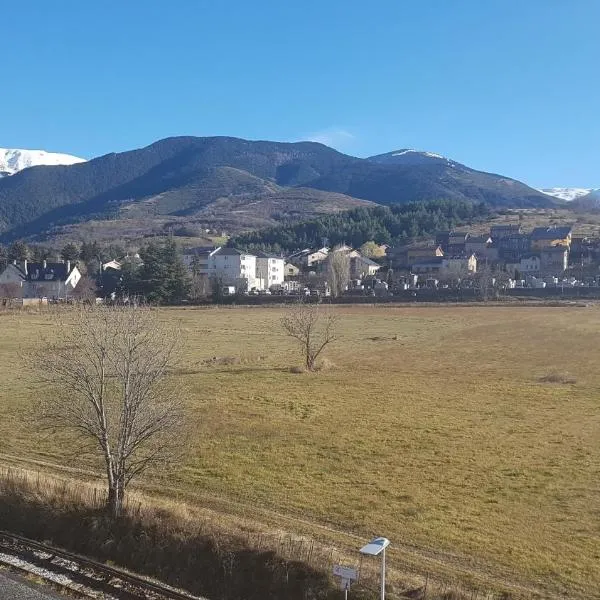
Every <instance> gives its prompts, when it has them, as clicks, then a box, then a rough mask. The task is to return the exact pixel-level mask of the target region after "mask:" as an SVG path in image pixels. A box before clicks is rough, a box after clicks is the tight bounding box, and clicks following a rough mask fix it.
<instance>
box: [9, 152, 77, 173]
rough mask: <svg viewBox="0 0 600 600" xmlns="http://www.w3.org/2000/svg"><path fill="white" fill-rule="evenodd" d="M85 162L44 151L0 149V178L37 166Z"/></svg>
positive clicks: (68, 155) (67, 155)
mask: <svg viewBox="0 0 600 600" xmlns="http://www.w3.org/2000/svg"><path fill="white" fill-rule="evenodd" d="M82 162H86V161H85V159H83V158H78V157H77V156H71V155H70V154H57V153H55V152H46V151H44V150H20V149H8V148H0V177H3V176H6V175H14V174H15V173H18V172H19V171H22V170H23V169H27V168H29V167H37V166H39V165H48V166H57V165H74V164H76V163H82Z"/></svg>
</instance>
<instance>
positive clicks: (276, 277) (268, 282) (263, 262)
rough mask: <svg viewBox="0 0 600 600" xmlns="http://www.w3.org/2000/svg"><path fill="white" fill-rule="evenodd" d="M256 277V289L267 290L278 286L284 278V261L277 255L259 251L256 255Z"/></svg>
mask: <svg viewBox="0 0 600 600" xmlns="http://www.w3.org/2000/svg"><path fill="white" fill-rule="evenodd" d="M256 279H257V280H258V282H259V285H257V287H258V289H263V290H268V289H270V288H271V287H272V286H280V285H281V284H282V283H283V280H284V279H285V261H284V259H283V258H280V257H279V256H274V255H272V254H265V253H264V252H259V253H258V254H257V255H256Z"/></svg>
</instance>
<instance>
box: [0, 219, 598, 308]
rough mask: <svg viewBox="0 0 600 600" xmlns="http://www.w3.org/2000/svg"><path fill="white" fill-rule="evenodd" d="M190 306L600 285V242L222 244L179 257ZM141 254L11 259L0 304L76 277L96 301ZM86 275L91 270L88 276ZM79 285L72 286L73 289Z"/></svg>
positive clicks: (0, 278) (512, 232) (541, 231)
mask: <svg viewBox="0 0 600 600" xmlns="http://www.w3.org/2000/svg"><path fill="white" fill-rule="evenodd" d="M180 258H181V261H182V263H183V265H184V266H185V268H186V271H187V274H188V277H189V279H190V281H191V282H192V288H193V290H194V293H193V298H192V299H193V300H202V299H203V298H204V299H206V300H210V299H212V300H215V299H219V298H221V299H222V298H225V297H227V296H229V297H233V296H235V297H238V298H239V297H241V296H292V297H294V296H317V297H332V296H334V297H340V296H344V297H349V298H352V297H360V296H376V297H390V296H394V295H399V296H402V295H405V294H406V292H410V291H417V290H423V289H427V290H430V291H431V290H438V291H440V293H441V292H442V290H447V289H463V290H468V289H471V290H477V289H481V288H482V287H483V285H484V283H482V282H485V286H487V287H488V288H489V287H491V288H495V289H502V290H515V289H523V290H524V289H537V290H539V289H544V288H556V287H560V288H561V289H562V290H564V289H565V288H567V289H568V288H575V287H578V288H581V287H598V285H599V281H600V239H593V238H589V237H583V236H574V235H573V231H572V227H570V226H554V225H551V226H548V227H536V228H534V229H533V230H531V231H523V230H522V228H521V226H520V225H518V224H509V225H493V226H492V227H491V228H490V230H489V233H487V234H485V235H481V234H476V235H475V234H471V233H469V231H444V232H438V233H437V234H436V236H435V238H432V239H429V240H425V241H422V242H419V243H413V244H409V245H405V246H396V247H391V246H387V245H379V244H376V243H375V242H367V243H365V244H363V245H362V246H361V247H360V248H357V249H355V248H351V247H349V246H347V245H344V244H342V245H338V246H335V247H328V246H327V245H323V246H322V247H319V248H304V249H301V250H298V251H296V252H293V253H292V254H289V255H288V256H279V255H275V254H269V253H265V252H256V253H252V252H248V251H243V250H239V249H236V248H230V247H226V246H221V247H219V246H216V247H195V248H187V249H183V250H182V251H181V255H180ZM142 264H143V261H142V259H141V258H140V255H139V254H135V253H134V254H129V255H126V256H121V257H114V258H112V259H110V260H105V261H98V263H97V265H96V266H95V267H90V263H89V262H88V264H87V266H85V267H84V268H82V265H81V264H80V262H79V261H77V260H62V261H59V262H51V261H48V260H43V261H41V262H34V261H29V260H27V259H23V260H17V259H13V260H11V261H7V263H6V265H5V266H4V268H2V269H1V270H0V298H4V299H7V298H10V299H20V300H22V302H23V303H24V304H31V303H36V302H40V301H42V302H47V301H60V300H66V299H70V298H71V299H73V298H77V297H81V296H82V293H81V289H80V286H81V282H82V281H83V280H84V279H85V278H84V277H82V276H83V275H84V274H85V273H86V272H87V280H88V287H90V285H91V284H90V283H89V281H90V280H91V281H92V284H93V285H91V287H94V286H95V287H96V293H95V296H96V297H97V298H98V299H99V300H98V301H102V299H106V298H112V299H113V300H114V299H115V298H116V296H117V295H118V294H119V290H120V288H119V284H120V282H122V280H123V272H124V270H125V269H127V270H128V271H131V270H136V269H139V268H140V266H141V265H142ZM90 271H93V272H90ZM78 288H79V289H78Z"/></svg>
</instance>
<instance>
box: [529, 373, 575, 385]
mask: <svg viewBox="0 0 600 600" xmlns="http://www.w3.org/2000/svg"><path fill="white" fill-rule="evenodd" d="M538 381H539V382H540V383H562V384H565V385H567V384H574V383H577V379H576V378H575V377H573V376H572V375H569V373H561V372H560V371H551V372H550V373H547V374H546V375H543V376H542V377H540V378H539V380H538Z"/></svg>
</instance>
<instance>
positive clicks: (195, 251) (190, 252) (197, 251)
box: [183, 246, 220, 256]
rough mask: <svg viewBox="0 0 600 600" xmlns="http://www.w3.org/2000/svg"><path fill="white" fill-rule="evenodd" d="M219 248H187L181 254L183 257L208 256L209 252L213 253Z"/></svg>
mask: <svg viewBox="0 0 600 600" xmlns="http://www.w3.org/2000/svg"><path fill="white" fill-rule="evenodd" d="M219 247H220V246H196V248H187V249H186V250H185V251H184V252H183V253H184V254H185V255H188V256H189V255H192V256H194V255H200V254H210V253H211V252H215V251H216V250H218V249H219Z"/></svg>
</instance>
